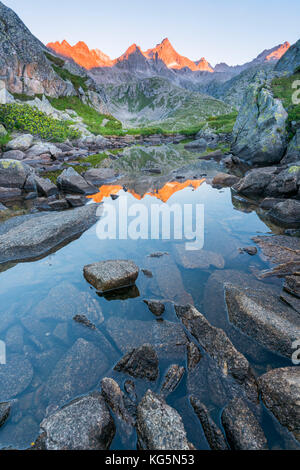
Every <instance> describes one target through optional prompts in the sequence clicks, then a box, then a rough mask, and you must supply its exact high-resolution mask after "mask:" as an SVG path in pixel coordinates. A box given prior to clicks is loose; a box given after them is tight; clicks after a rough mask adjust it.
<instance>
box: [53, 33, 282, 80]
mask: <svg viewBox="0 0 300 470" xmlns="http://www.w3.org/2000/svg"><path fill="white" fill-rule="evenodd" d="M47 47H48V48H49V49H51V50H52V51H53V52H55V53H56V54H58V55H60V56H63V57H65V58H71V59H73V60H74V61H75V62H76V63H78V65H80V66H81V67H84V68H86V69H87V70H91V69H92V68H98V67H114V66H115V65H118V64H120V63H121V62H126V61H128V60H130V58H131V56H132V54H141V55H143V56H144V57H145V58H146V59H148V60H150V63H152V62H154V63H157V62H158V61H161V62H162V63H163V64H164V65H165V66H166V67H167V68H169V69H171V70H179V71H180V70H183V69H188V70H189V71H192V72H210V73H214V72H215V73H223V72H227V73H231V74H238V73H240V72H242V71H243V70H245V69H247V68H249V67H253V66H256V65H259V64H264V63H273V64H274V63H275V62H277V61H278V60H279V59H280V58H281V57H282V56H283V55H284V54H285V53H286V52H287V50H288V49H289V48H290V43H289V42H287V41H286V42H285V43H283V44H279V45H277V46H275V47H273V48H272V49H266V50H264V51H263V52H261V53H260V54H259V55H258V56H257V57H256V58H255V59H253V60H252V61H250V62H247V63H245V64H242V65H236V66H229V65H227V64H226V63H220V64H217V65H216V66H215V67H212V66H211V64H210V63H209V62H208V61H207V60H206V59H205V57H202V58H201V59H200V60H197V61H192V60H190V59H189V58H187V57H185V56H182V55H180V54H179V53H178V52H177V51H176V50H175V49H174V47H173V46H172V44H171V42H170V41H169V39H168V38H165V39H164V40H163V41H162V42H161V43H159V44H157V45H156V46H155V47H154V48H151V49H148V50H147V51H142V49H141V48H140V47H139V46H137V45H136V44H132V45H131V46H130V47H129V48H128V49H127V50H126V52H125V53H124V54H122V55H121V56H120V57H118V58H117V59H113V60H112V59H111V58H110V57H109V56H107V55H106V54H104V53H103V52H101V51H100V50H99V49H91V50H90V49H89V48H88V46H87V45H86V44H85V43H84V42H83V41H80V42H78V43H77V44H75V45H74V46H71V45H70V44H69V43H68V42H67V41H66V40H64V41H62V42H61V43H60V42H59V41H57V42H51V43H49V44H47ZM144 64H146V62H145V61H144Z"/></svg>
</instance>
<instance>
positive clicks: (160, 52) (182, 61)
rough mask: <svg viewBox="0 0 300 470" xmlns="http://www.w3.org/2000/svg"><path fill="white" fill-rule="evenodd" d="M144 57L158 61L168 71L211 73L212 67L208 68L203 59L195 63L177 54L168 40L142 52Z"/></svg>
mask: <svg viewBox="0 0 300 470" xmlns="http://www.w3.org/2000/svg"><path fill="white" fill-rule="evenodd" d="M144 55H145V56H146V57H148V58H149V59H153V60H154V59H160V60H161V61H162V62H164V64H165V65H166V66H167V67H168V68H170V69H177V70H180V69H183V68H186V67H187V68H189V69H190V70H192V71H193V72H196V71H197V70H207V71H211V72H213V69H212V67H208V65H209V64H208V62H207V64H205V63H204V61H205V59H204V58H203V59H201V60H200V61H198V63H196V62H193V61H192V60H190V59H188V58H187V57H184V56H182V55H180V54H178V52H177V51H176V50H175V49H174V47H173V46H172V44H171V42H170V41H169V39H168V38H165V39H164V40H163V41H162V42H161V43H159V44H157V45H156V46H155V47H154V48H153V49H148V50H147V51H146V52H144ZM200 62H201V63H200ZM205 62H206V61H205Z"/></svg>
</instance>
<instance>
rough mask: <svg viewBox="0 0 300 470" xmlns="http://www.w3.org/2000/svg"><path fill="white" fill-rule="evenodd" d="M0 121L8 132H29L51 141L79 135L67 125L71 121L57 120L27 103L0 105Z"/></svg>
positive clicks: (60, 140) (62, 140)
mask: <svg viewBox="0 0 300 470" xmlns="http://www.w3.org/2000/svg"><path fill="white" fill-rule="evenodd" d="M0 122H2V123H3V124H4V126H5V127H6V129H7V130H8V131H9V132H12V131H22V132H29V133H30V134H32V135H37V136H39V137H40V138H41V139H43V140H48V141H52V142H64V141H65V140H67V139H76V138H79V137H80V135H81V134H80V132H79V131H77V130H75V129H71V128H70V127H69V126H70V124H72V122H71V121H70V122H69V121H58V120H56V119H53V118H52V117H50V116H47V115H46V114H44V113H42V112H41V111H39V110H38V109H37V108H34V107H31V106H29V105H28V104H14V103H13V104H4V105H0Z"/></svg>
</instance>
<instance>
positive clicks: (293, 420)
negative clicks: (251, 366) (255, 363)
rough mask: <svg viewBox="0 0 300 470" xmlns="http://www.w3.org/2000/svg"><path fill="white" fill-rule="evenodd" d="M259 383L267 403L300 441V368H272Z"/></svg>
mask: <svg viewBox="0 0 300 470" xmlns="http://www.w3.org/2000/svg"><path fill="white" fill-rule="evenodd" d="M298 338H299V336H298ZM258 385H259V390H260V392H261V394H262V399H263V402H264V403H265V405H266V406H267V407H268V408H269V409H270V411H272V413H273V414H274V415H275V416H276V418H277V419H278V421H280V423H281V424H282V425H283V426H286V427H287V428H288V429H289V430H290V431H291V432H293V434H294V436H295V437H296V439H297V440H298V441H299V442H300V405H299V397H300V368H299V367H286V368H282V369H274V370H271V371H270V372H267V373H266V374H264V375H262V376H261V377H260V378H259V380H258Z"/></svg>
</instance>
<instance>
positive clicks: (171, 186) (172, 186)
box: [88, 178, 205, 203]
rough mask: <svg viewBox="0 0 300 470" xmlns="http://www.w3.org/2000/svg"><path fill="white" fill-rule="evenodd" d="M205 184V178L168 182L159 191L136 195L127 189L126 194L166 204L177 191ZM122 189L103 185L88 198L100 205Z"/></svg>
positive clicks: (116, 186)
mask: <svg viewBox="0 0 300 470" xmlns="http://www.w3.org/2000/svg"><path fill="white" fill-rule="evenodd" d="M204 182H205V178H202V179H199V180H190V179H188V180H186V181H184V182H182V183H180V182H178V181H170V182H168V183H165V184H164V186H163V187H162V188H160V189H155V190H150V191H149V192H145V193H143V194H138V193H137V192H135V190H134V189H130V188H129V189H128V190H127V192H128V193H129V194H131V195H132V196H133V197H134V198H135V199H138V200H139V201H140V200H142V199H143V198H144V197H145V196H153V197H156V198H157V199H159V200H160V201H162V202H167V201H168V200H169V199H170V197H171V196H173V194H175V193H177V192H178V191H182V190H183V189H185V188H188V187H192V188H193V189H198V188H199V187H200V186H201V185H202V184H203V183H204ZM123 189H124V187H123V186H120V185H106V184H104V185H103V186H101V187H100V188H99V192H98V193H97V194H93V195H92V196H88V198H90V199H92V200H93V201H94V202H96V203H100V202H102V201H103V199H104V198H106V197H109V196H116V195H117V194H118V193H119V192H120V191H122V190H123Z"/></svg>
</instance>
